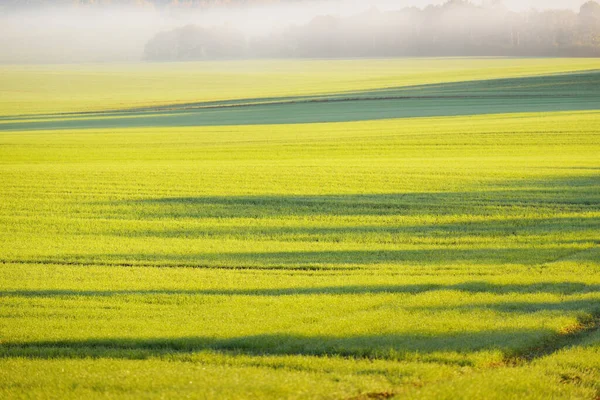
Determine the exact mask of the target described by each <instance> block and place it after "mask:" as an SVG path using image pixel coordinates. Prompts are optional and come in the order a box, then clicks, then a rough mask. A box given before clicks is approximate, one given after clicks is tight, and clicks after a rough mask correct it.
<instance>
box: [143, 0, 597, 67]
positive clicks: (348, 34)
mask: <svg viewBox="0 0 600 400" xmlns="http://www.w3.org/2000/svg"><path fill="white" fill-rule="evenodd" d="M398 56H552V57H597V56H600V4H598V2H597V1H595V0H591V1H588V2H586V3H585V4H583V5H582V6H581V8H580V9H579V11H578V12H574V11H571V10H543V11H536V10H530V11H525V12H513V11H510V10H508V9H507V8H506V7H504V6H503V5H502V4H501V2H500V1H491V2H488V3H487V4H486V5H476V4H473V3H471V2H469V1H466V0H449V1H447V2H446V3H444V4H442V5H438V6H434V5H430V6H427V7H426V8H423V9H420V8H414V7H413V8H406V9H403V10H400V11H385V12H383V11H379V10H377V9H371V10H369V11H368V12H365V13H362V14H359V15H355V16H351V17H333V16H319V17H316V18H314V19H313V20H312V21H310V22H309V23H307V24H305V25H302V26H290V27H288V28H286V29H283V30H280V31H277V32H272V33H271V34H270V35H266V36H261V37H248V36H246V35H244V34H243V33H242V32H241V31H239V30H237V29H235V28H233V27H230V26H219V27H211V28H208V27H201V26H196V25H188V26H184V27H181V28H178V29H175V30H171V31H167V32H161V33H159V34H157V35H155V36H154V37H153V38H152V39H151V40H150V41H149V42H148V43H147V45H146V47H145V52H144V57H145V59H147V60H153V61H179V60H204V59H231V58H259V57H290V58H291V57H398Z"/></svg>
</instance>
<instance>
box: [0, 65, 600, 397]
mask: <svg viewBox="0 0 600 400" xmlns="http://www.w3.org/2000/svg"><path fill="white" fill-rule="evenodd" d="M453 62H458V61H453ZM486 62H492V61H489V60H487V61H486ZM494 62H496V61H493V62H492V63H494ZM498 62H499V61H498ZM527 62H530V61H527ZM540 62H541V61H540ZM582 62H583V63H585V62H584V61H582ZM392 64H393V63H392ZM392 64H390V65H392ZM390 65H388V67H390ZM569 65H572V64H569ZM392 66H393V65H392ZM539 66H540V65H539V64H535V65H534V64H532V65H531V66H530V67H531V68H534V67H535V68H538V67H539ZM563 67H564V66H561V65H559V64H557V66H556V68H557V69H560V68H563ZM461 73H462V72H461ZM450 75H452V74H450ZM590 82H595V81H590ZM447 89H448V90H450V91H452V90H454V89H452V88H447ZM231 90H234V89H231ZM461 90H462V89H461ZM469 90H473V88H471V89H469ZM528 90H529V89H528ZM540 90H547V88H545V89H540ZM90 104H91V103H90ZM598 132H600V113H599V112H598V111H593V110H592V111H569V112H552V113H549V112H546V113H540V112H536V113H519V114H496V115H492V114H489V115H478V116H460V117H438V118H406V119H393V120H381V121H362V122H361V121H358V122H345V123H323V124H314V123H311V124H294V125H254V126H244V125H240V126H227V125H224V126H213V127H154V128H144V129H140V128H124V127H122V128H119V129H112V128H105V129H98V128H95V129H70V130H51V129H46V130H13V131H0V179H1V186H2V191H0V226H2V228H3V229H2V230H0V317H1V318H0V397H2V398H81V397H83V396H86V397H92V398H98V397H123V398H139V397H144V398H154V397H194V398H215V397H218V398H332V399H343V398H347V399H350V398H365V399H366V398H388V397H392V396H396V397H398V398H498V399H507V398H514V399H543V398H581V399H594V398H595V397H597V396H598V394H599V390H600V387H599V386H598V381H600V379H599V377H600V364H599V363H598V360H600V357H598V356H599V353H600V336H599V333H598V332H599V330H598V317H599V315H600V308H599V304H600V248H599V247H598V237H599V235H598V234H599V231H600V179H599V176H598V170H599V169H600V156H599V154H600V140H598V139H599V137H598Z"/></svg>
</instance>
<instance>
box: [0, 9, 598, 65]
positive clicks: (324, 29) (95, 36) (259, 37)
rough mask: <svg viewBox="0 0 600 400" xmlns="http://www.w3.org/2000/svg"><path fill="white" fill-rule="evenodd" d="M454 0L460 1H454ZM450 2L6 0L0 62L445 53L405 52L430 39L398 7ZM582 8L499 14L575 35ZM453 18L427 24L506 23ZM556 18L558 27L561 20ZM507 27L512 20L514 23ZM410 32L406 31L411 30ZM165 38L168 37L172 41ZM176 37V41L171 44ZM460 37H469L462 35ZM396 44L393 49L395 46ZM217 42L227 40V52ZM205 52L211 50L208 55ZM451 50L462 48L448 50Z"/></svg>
mask: <svg viewBox="0 0 600 400" xmlns="http://www.w3.org/2000/svg"><path fill="white" fill-rule="evenodd" d="M454 2H457V3H463V2H461V1H457V0H454ZM90 3H93V4H90ZM444 3H445V1H444V0H439V1H434V0H279V1H277V0H255V1H252V0H244V1H241V0H240V1H235V0H229V1H227V2H223V1H216V0H215V1H210V0H202V1H198V0H179V1H178V2H176V1H172V0H112V1H111V0H96V1H95V2H94V1H91V0H81V1H72V0H55V1H52V0H29V1H18V0H5V1H3V2H2V3H0V62H1V63H71V62H114V61H119V62H123V61H139V60H142V59H155V60H184V59H204V58H229V57H233V58H240V57H311V56H315V57H321V56H327V55H332V56H340V57H344V56H350V57H352V56H386V55H389V56H396V55H438V54H439V55H444V52H443V51H434V49H429V50H426V49H423V51H416V50H415V51H412V52H410V51H406V44H404V45H403V49H401V48H400V47H398V44H399V43H401V42H402V43H405V42H406V41H407V39H406V38H407V37H408V36H410V37H411V38H412V39H411V40H412V42H413V47H419V46H422V42H423V41H424V37H425V36H424V35H426V34H432V32H424V31H419V32H416V31H415V29H416V30H419V29H420V28H418V26H419V24H425V22H423V15H418V13H416V12H415V9H412V11H404V12H400V10H403V9H406V8H408V7H418V8H419V10H421V11H419V12H423V11H422V10H423V9H425V8H427V7H428V6H430V5H437V6H439V5H441V4H444ZM472 3H473V4H475V5H482V4H485V5H486V6H487V8H490V7H492V4H493V3H498V2H497V1H495V0H479V1H473V2H472ZM583 3H584V1H577V0H545V1H541V0H528V1H527V0H525V1H523V0H518V1H517V0H504V1H503V2H502V4H503V5H502V6H501V8H502V10H503V11H502V13H503V14H502V15H506V13H510V12H513V11H520V12H521V13H522V12H523V10H530V9H531V7H537V8H544V9H545V8H550V7H552V8H562V9H564V10H567V9H568V10H571V12H572V14H568V15H567V14H564V15H563V16H562V17H561V16H556V15H558V14H556V15H555V16H546V17H544V18H545V19H544V18H541V19H540V21H538V24H537V25H536V29H538V28H539V29H541V31H542V32H541V33H540V35H548V34H550V33H545V31H548V29H547V28H549V27H550V25H553V26H555V25H557V24H558V25H560V24H562V25H565V27H563V28H561V29H563V31H565V32H566V31H567V30H569V29H570V30H574V29H575V28H574V27H575V25H576V22H575V19H574V18H575V17H573V15H576V14H575V12H578V11H579V7H580V6H581V4H583ZM495 7H500V6H498V5H496V6H495ZM429 8H431V7H429ZM438 8H439V7H438ZM565 12H566V11H565ZM377 13H379V14H380V15H377ZM400 14H402V15H400ZM430 14H431V15H432V14H433V13H430ZM455 14H457V15H454V16H453V17H450V16H448V15H447V16H446V17H444V18H443V19H437V20H435V21H434V22H432V21H429V22H427V23H435V24H442V25H444V26H446V27H448V26H451V25H453V24H467V26H472V27H473V29H474V30H475V31H477V32H480V31H481V29H482V25H486V24H488V23H490V24H494V26H499V25H501V24H502V23H505V22H506V21H504V22H499V20H498V18H497V16H493V15H491V16H489V15H486V16H485V18H488V17H490V18H491V19H492V20H493V21H492V20H490V21H488V20H483V19H481V18H483V13H478V14H477V15H476V16H475V15H458V14H460V13H459V12H456V13H455ZM463 14H464V13H463ZM538 14H539V13H534V14H531V13H530V12H528V13H527V15H538ZM522 15H525V14H522ZM492 17H493V18H492ZM473 18H478V19H479V20H473ZM527 18H529V17H527ZM556 19H558V20H559V21H558V22H556V21H555V20H556ZM511 21H512V22H511V23H514V20H511ZM435 28H436V29H437V28H438V27H435ZM434 30H435V29H434ZM408 31H410V32H409V33H410V35H408V34H407V32H408ZM445 33H446V32H445V31H444V30H443V29H442V30H437V34H445ZM433 34H435V33H433ZM553 34H554V35H556V34H555V33H553ZM161 35H162V36H161ZM169 35H170V36H171V38H170V39H169V38H168V37H167V36H169ZM323 35H324V36H323ZM369 35H370V36H371V37H376V40H378V41H379V40H382V41H383V42H385V43H387V44H386V46H387V47H388V48H387V49H386V50H381V49H380V50H378V51H373V49H371V50H369V51H367V49H365V48H364V47H365V46H364V43H363V44H361V43H358V42H360V41H361V40H362V39H360V38H362V37H364V36H369ZM398 35H400V36H398ZM407 35H408V36H407ZM455 36H456V35H455ZM157 37H158V39H157ZM161 37H162V39H161ZM173 37H177V38H176V39H175V40H174V39H173ZM210 37H212V39H211V38H210ZM323 38H325V39H326V42H327V46H326V47H327V48H328V49H333V53H331V52H330V51H329V50H324V49H322V48H321V49H317V48H315V47H319V42H320V41H321V40H322V39H323ZM402 38H404V39H402ZM455 39H456V40H463V39H461V38H459V37H458V36H456V37H455ZM157 40H158V41H159V42H160V41H161V40H162V42H163V44H162V46H165V47H166V48H168V47H169V46H170V47H171V48H170V50H165V48H162V49H159V47H160V46H159V45H156V43H157ZM372 40H373V39H372ZM153 41H154V43H155V45H154V50H153V45H152V43H153ZM390 41H391V42H393V43H392V44H390ZM340 42H343V43H342V44H340ZM347 42H356V46H354V47H355V50H353V49H352V43H350V45H348V43H347ZM425 42H426V40H425ZM580 42H581V40H580ZM203 43H205V44H203ZM206 43H209V44H206ZM221 43H224V45H223V47H221ZM311 43H312V44H311ZM419 43H421V44H419ZM313 44H314V46H313ZM580 44H581V43H580ZM479 45H480V46H483V47H485V46H487V43H486V42H485V41H484V42H481V43H480V44H479ZM186 46H188V47H190V48H194V47H203V46H204V48H205V50H198V51H197V52H196V54H193V53H194V52H193V51H192V52H190V51H189V50H184V53H185V54H183V55H178V54H177V51H176V50H174V49H182V48H185V47H186ZM340 46H341V47H340ZM382 46H383V45H382ZM382 46H380V47H382ZM393 46H396V47H395V49H393V48H391V47H393ZM209 47H211V48H212V50H210V51H208V50H207V49H208V48H209ZM220 47H221V48H220ZM321 47H323V46H321ZM384 47H385V46H384ZM450 47H455V46H450ZM492 47H493V46H492ZM588 47H589V46H588ZM302 48H303V49H302ZM313 48H315V49H313ZM496 48H497V46H496ZM148 49H150V50H148ZM290 49H296V50H294V51H292V50H290ZM299 49H300V50H299ZM523 51H526V50H525V49H524V50H523ZM160 53H162V55H161V54H160ZM167 53H168V54H167ZM211 53H212V54H211ZM446 53H448V52H446ZM454 53H456V51H455V52H452V51H451V52H449V54H454ZM467 53H469V52H467ZM481 53H486V51H482V52H481ZM487 53H490V52H487ZM491 53H494V52H491ZM165 54H167V55H166V56H165ZM169 54H170V55H169ZM474 54H477V52H475V53H474ZM523 55H527V54H523ZM531 55H535V54H531Z"/></svg>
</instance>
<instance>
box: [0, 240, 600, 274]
mask: <svg viewBox="0 0 600 400" xmlns="http://www.w3.org/2000/svg"><path fill="white" fill-rule="evenodd" d="M595 249H596V247H589V248H584V249H580V248H577V249H572V248H569V247H567V248H563V247H560V246H556V247H545V248H542V249H539V248H536V247H535V246H531V247H525V248H507V247H477V248H455V247H450V246H447V247H438V248H433V249H417V250H413V249H405V250H339V251H335V250H334V251H282V252H258V251H257V252H232V253H218V252H217V253H195V254H193V253H192V254H166V253H120V254H117V253H102V254H80V255H74V254H68V255H64V256H56V257H51V258H31V259H28V260H19V261H18V262H27V263H30V264H60V265H82V266H83V265H106V266H121V267H164V268H169V267H173V268H175V267H187V268H206V269H264V270H290V271H291V270H306V271H309V270H314V271H318V270H341V271H343V270H347V271H350V270H358V269H365V268H369V267H385V266H395V267H401V266H405V267H410V266H414V267H417V266H419V267H426V266H427V267H431V269H432V270H434V269H435V267H439V266H446V267H461V268H468V267H473V266H477V265H478V266H510V265H513V266H521V267H531V268H533V267H540V266H543V265H546V264H548V263H553V262H556V261H561V260H568V259H569V258H571V257H574V256H576V257H577V260H578V261H592V262H595V261H598V256H597V254H596V253H597V252H596V251H593V250H595ZM3 262H7V263H10V262H12V261H11V260H3ZM424 272H426V271H424Z"/></svg>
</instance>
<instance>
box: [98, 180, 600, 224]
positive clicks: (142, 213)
mask: <svg viewBox="0 0 600 400" xmlns="http://www.w3.org/2000/svg"><path fill="white" fill-rule="evenodd" d="M599 188H600V177H599V176H586V177H570V178H548V179H546V180H523V181H508V182H502V183H501V184H498V185H496V186H490V187H487V188H485V190H481V189H479V190H474V191H468V192H467V191H465V192H429V193H425V192H424V193H387V194H340V195H305V196H291V195H256V196H199V197H164V198H149V199H139V200H123V201H117V202H110V203H103V204H96V205H97V206H104V207H105V209H104V210H105V211H106V212H109V213H110V212H111V210H112V212H113V214H114V215H123V214H131V215H136V216H137V217H138V218H211V217H218V218H273V217H281V216H315V215H328V216H360V215H365V216H373V215H380V216H391V215H407V216H411V215H413V216H416V215H452V214H461V213H462V214H466V215H490V214H493V213H494V212H497V211H498V210H499V209H504V210H507V209H512V210H518V209H521V210H526V209H528V208H533V207H535V208H538V209H540V208H545V209H549V210H555V209H557V208H560V210H561V211H563V212H565V211H582V210H590V211H591V210H599V209H600V190H599Z"/></svg>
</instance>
